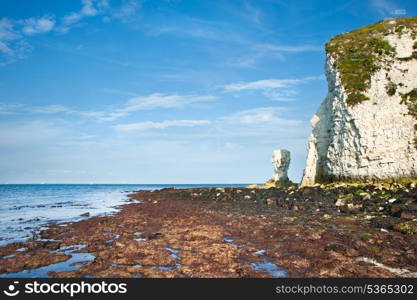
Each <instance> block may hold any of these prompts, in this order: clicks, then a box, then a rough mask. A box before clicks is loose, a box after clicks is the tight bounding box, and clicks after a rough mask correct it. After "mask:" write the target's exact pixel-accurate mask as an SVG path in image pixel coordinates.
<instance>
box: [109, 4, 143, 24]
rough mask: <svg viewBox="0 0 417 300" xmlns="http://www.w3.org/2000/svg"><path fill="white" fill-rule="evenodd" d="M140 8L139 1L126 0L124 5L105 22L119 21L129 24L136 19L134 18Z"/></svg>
mask: <svg viewBox="0 0 417 300" xmlns="http://www.w3.org/2000/svg"><path fill="white" fill-rule="evenodd" d="M140 7H141V5H140V2H139V1H137V0H124V1H123V3H122V5H121V6H120V7H118V8H116V9H114V11H113V12H112V14H111V16H110V17H107V18H106V19H104V21H105V22H109V21H110V20H111V19H117V20H120V21H121V22H122V23H129V22H131V21H133V20H134V19H135V18H134V16H135V15H136V13H137V11H138V10H139V9H140Z"/></svg>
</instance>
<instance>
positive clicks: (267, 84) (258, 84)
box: [223, 79, 302, 92]
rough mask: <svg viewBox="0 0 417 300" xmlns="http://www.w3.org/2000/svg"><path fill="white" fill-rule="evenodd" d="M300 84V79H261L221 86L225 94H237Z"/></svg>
mask: <svg viewBox="0 0 417 300" xmlns="http://www.w3.org/2000/svg"><path fill="white" fill-rule="evenodd" d="M300 82H302V81H301V80H300V79H263V80H257V81H251V82H238V83H231V84H227V85H224V86H223V90H224V91H225V92H237V91H246V90H266V89H273V88H283V87H287V86H289V85H294V84H296V83H300Z"/></svg>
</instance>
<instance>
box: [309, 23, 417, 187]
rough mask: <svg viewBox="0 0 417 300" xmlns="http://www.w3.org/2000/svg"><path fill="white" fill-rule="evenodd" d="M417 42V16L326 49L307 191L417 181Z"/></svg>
mask: <svg viewBox="0 0 417 300" xmlns="http://www.w3.org/2000/svg"><path fill="white" fill-rule="evenodd" d="M416 37H417V18H416V17H413V18H398V19H386V20H383V21H380V22H378V23H376V24H373V25H369V26H366V27H363V28H360V29H357V30H354V31H352V32H348V33H344V34H341V35H337V36H335V37H334V38H332V39H331V40H330V41H329V42H328V43H327V44H326V64H325V69H326V77H327V81H328V94H327V96H326V98H325V99H324V101H323V103H322V104H321V105H320V107H319V109H318V111H317V112H316V114H315V115H314V116H313V118H312V120H311V125H312V127H313V130H312V133H311V136H310V138H309V142H308V154H307V164H306V168H305V170H304V175H303V178H302V182H301V184H302V185H313V184H316V183H328V182H336V181H382V180H391V179H416V178H417V39H416Z"/></svg>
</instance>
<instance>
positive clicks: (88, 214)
mask: <svg viewBox="0 0 417 300" xmlns="http://www.w3.org/2000/svg"><path fill="white" fill-rule="evenodd" d="M80 216H81V217H89V216H90V213H89V212H86V213H83V214H81V215H80Z"/></svg>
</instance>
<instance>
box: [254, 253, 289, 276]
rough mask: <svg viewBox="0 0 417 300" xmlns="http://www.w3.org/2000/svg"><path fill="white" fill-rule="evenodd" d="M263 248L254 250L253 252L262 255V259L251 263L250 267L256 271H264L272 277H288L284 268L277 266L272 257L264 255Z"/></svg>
mask: <svg viewBox="0 0 417 300" xmlns="http://www.w3.org/2000/svg"><path fill="white" fill-rule="evenodd" d="M265 253H266V251H265V250H263V249H262V250H259V251H256V252H255V254H257V255H260V256H263V261H257V262H253V263H251V268H252V269H253V270H255V271H257V272H265V273H268V274H269V275H271V276H272V277H274V278H283V277H288V274H287V271H285V269H284V268H281V267H278V266H277V265H276V264H275V263H274V262H273V260H272V259H270V258H269V257H267V256H265Z"/></svg>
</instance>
